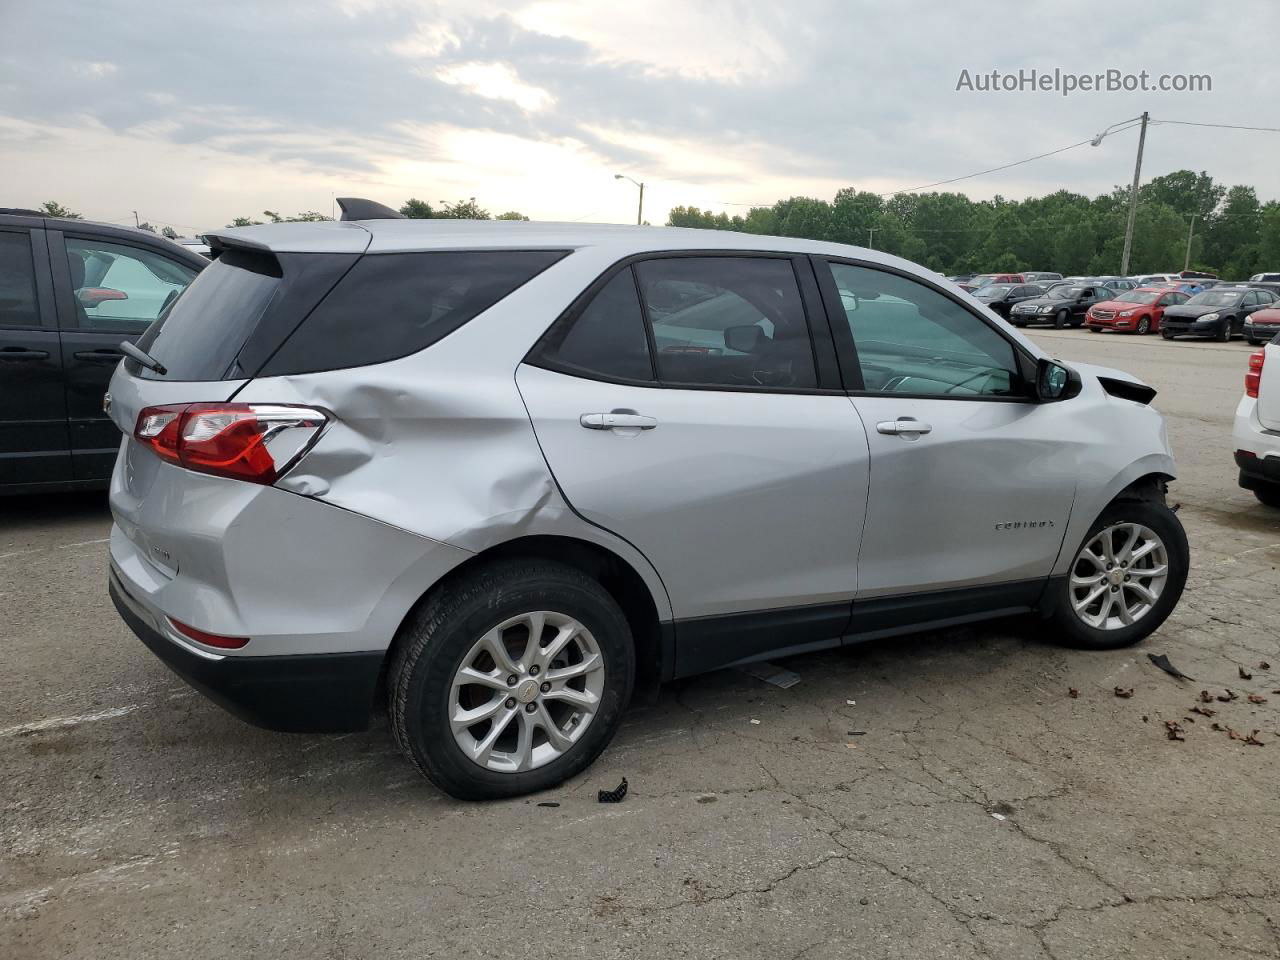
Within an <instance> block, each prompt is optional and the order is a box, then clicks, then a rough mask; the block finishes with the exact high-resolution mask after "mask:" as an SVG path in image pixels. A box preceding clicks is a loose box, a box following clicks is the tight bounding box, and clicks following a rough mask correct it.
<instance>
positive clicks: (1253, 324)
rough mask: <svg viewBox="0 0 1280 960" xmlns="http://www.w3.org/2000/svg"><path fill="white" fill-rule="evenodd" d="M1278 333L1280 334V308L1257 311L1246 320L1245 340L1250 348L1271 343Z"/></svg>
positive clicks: (1266, 308)
mask: <svg viewBox="0 0 1280 960" xmlns="http://www.w3.org/2000/svg"><path fill="white" fill-rule="evenodd" d="M1277 333H1280V307H1265V308H1263V309H1262V310H1255V311H1254V312H1253V313H1251V314H1249V315H1248V316H1247V317H1245V318H1244V338H1245V339H1246V340H1248V341H1249V345H1250V346H1253V347H1256V346H1257V345H1258V344H1260V343H1269V342H1270V341H1271V340H1273V339H1275V335H1276V334H1277Z"/></svg>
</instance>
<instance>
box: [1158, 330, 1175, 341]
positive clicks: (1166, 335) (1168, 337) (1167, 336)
mask: <svg viewBox="0 0 1280 960" xmlns="http://www.w3.org/2000/svg"><path fill="white" fill-rule="evenodd" d="M1160 336H1161V338H1163V339H1165V340H1172V339H1173V333H1172V332H1171V331H1169V330H1166V329H1165V328H1164V327H1161V328H1160Z"/></svg>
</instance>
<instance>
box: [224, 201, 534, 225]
mask: <svg viewBox="0 0 1280 960" xmlns="http://www.w3.org/2000/svg"><path fill="white" fill-rule="evenodd" d="M400 214H401V216H405V217H408V218H409V219H410V220H528V219H529V218H528V217H526V216H525V215H524V214H523V213H519V212H517V211H515V210H508V211H507V212H506V213H500V214H498V215H497V216H496V217H495V216H493V215H492V214H490V213H489V211H488V210H486V209H485V208H484V207H482V206H480V204H478V203H476V198H475V197H469V198H468V199H466V200H457V201H449V200H443V201H441V202H440V205H439V206H436V207H433V206H432V205H431V204H429V203H427V201H425V200H418V199H415V198H413V197H410V198H409V199H408V200H406V201H405V202H404V205H403V206H401V207H400ZM262 215H263V216H264V217H266V218H267V219H266V220H254V219H251V218H250V217H236V218H235V219H234V220H232V221H231V222H230V223H228V224H227V226H228V227H256V226H258V225H259V224H262V223H313V222H315V221H317V220H332V219H333V217H327V216H325V215H324V214H323V213H317V212H316V211H314V210H307V211H304V212H303V213H296V214H294V215H293V216H292V217H282V216H280V214H278V213H276V212H275V211H273V210H264V211H262Z"/></svg>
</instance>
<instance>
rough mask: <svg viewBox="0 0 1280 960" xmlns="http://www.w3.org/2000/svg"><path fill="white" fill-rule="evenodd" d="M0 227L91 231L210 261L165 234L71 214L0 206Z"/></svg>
mask: <svg viewBox="0 0 1280 960" xmlns="http://www.w3.org/2000/svg"><path fill="white" fill-rule="evenodd" d="M0 226H14V227H28V228H43V229H46V230H62V231H65V232H67V233H80V234H91V235H93V236H96V237H101V238H103V239H106V240H125V241H128V242H130V243H141V244H143V245H145V246H150V247H155V248H157V249H158V250H161V251H163V252H164V253H165V254H167V255H169V256H172V257H176V258H177V259H180V260H183V261H184V262H186V263H189V264H190V265H192V266H197V267H203V266H208V263H209V261H208V260H206V259H205V258H204V257H202V256H200V254H198V253H194V252H193V251H192V250H190V249H189V248H187V247H185V246H183V245H182V244H180V243H177V242H176V241H173V240H170V239H169V238H168V237H165V236H161V235H160V234H158V233H151V232H150V231H147V230H138V229H137V228H135V227H122V226H120V225H119V224H116V223H102V222H100V221H98V220H77V219H74V218H71V217H46V216H45V215H44V214H42V213H40V211H38V210H22V209H18V208H14V207H0Z"/></svg>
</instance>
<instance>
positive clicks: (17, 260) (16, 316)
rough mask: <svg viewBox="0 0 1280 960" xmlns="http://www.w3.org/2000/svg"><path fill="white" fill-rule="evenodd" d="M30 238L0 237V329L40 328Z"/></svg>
mask: <svg viewBox="0 0 1280 960" xmlns="http://www.w3.org/2000/svg"><path fill="white" fill-rule="evenodd" d="M39 326H40V314H39V312H38V311H37V310H36V272H35V268H34V266H33V265H32V263H31V235H30V234H28V233H26V232H25V231H24V232H22V233H0V327H27V328H33V327H39Z"/></svg>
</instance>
